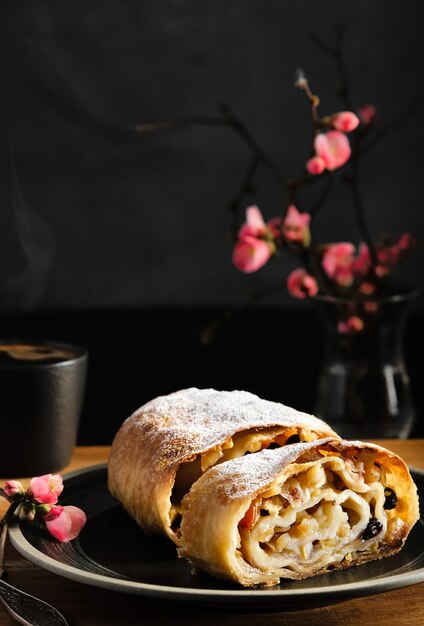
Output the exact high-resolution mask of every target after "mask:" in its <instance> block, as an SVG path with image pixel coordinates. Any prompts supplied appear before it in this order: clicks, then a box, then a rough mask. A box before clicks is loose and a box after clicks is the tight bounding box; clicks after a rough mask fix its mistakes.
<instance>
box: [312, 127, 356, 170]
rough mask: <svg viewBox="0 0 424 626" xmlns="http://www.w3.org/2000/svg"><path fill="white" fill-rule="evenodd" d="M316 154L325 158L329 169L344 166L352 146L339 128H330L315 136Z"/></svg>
mask: <svg viewBox="0 0 424 626" xmlns="http://www.w3.org/2000/svg"><path fill="white" fill-rule="evenodd" d="M314 148H315V152H316V156H319V157H321V158H322V159H323V161H324V163H325V167H326V169H327V170H331V171H332V170H336V169H338V168H339V167H342V165H344V164H345V163H347V161H348V160H349V158H350V155H351V152H352V151H351V148H350V144H349V140H348V138H347V137H346V135H345V134H344V133H342V132H340V131H339V130H329V131H328V132H327V133H319V134H318V135H317V136H316V137H315V141H314Z"/></svg>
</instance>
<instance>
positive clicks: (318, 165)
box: [306, 156, 325, 176]
mask: <svg viewBox="0 0 424 626" xmlns="http://www.w3.org/2000/svg"><path fill="white" fill-rule="evenodd" d="M306 170H307V171H308V172H309V174H312V175H314V176H315V175H316V174H322V173H323V171H324V170H325V161H324V159H323V158H322V157H320V156H314V157H312V158H311V159H309V161H306Z"/></svg>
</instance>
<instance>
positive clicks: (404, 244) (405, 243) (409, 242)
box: [398, 233, 415, 252]
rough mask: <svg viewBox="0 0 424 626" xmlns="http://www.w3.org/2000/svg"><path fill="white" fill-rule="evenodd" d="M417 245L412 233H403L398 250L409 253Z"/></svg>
mask: <svg viewBox="0 0 424 626" xmlns="http://www.w3.org/2000/svg"><path fill="white" fill-rule="evenodd" d="M414 245H415V239H414V237H413V236H412V235H411V234H410V233H403V234H402V235H401V236H400V239H399V241H398V248H399V250H401V251H402V252H407V251H409V250H410V249H411V248H413V247H414Z"/></svg>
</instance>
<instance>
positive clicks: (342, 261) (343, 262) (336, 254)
mask: <svg viewBox="0 0 424 626" xmlns="http://www.w3.org/2000/svg"><path fill="white" fill-rule="evenodd" d="M354 254H355V246H354V245H353V244H351V243H348V242H341V243H335V244H332V245H329V246H328V247H327V249H326V250H325V252H324V256H323V258H322V266H323V268H324V270H325V272H326V274H327V276H329V277H330V278H332V279H333V280H335V282H336V283H337V284H338V285H341V286H342V287H350V285H351V284H352V283H353V278H354V274H353V264H354Z"/></svg>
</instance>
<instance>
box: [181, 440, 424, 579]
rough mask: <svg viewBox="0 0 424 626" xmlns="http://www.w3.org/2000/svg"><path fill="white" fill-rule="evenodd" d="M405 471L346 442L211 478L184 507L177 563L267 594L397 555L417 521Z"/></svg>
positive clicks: (259, 460) (234, 464) (366, 447)
mask: <svg viewBox="0 0 424 626" xmlns="http://www.w3.org/2000/svg"><path fill="white" fill-rule="evenodd" d="M418 515H419V510H418V498H417V492H416V487H415V484H414V483H413V481H412V479H411V476H410V474H409V471H408V468H407V467H406V465H405V463H404V462H403V461H402V460H401V459H400V458H399V457H398V456H397V455H395V454H394V453H392V452H389V451H388V450H385V449H384V448H381V447H379V446H376V445H371V444H365V443H361V442H349V441H343V440H340V439H339V440H335V439H330V440H328V439H327V440H322V441H315V442H312V443H303V444H294V445H292V446H286V447H284V448H280V449H278V450H264V451H262V452H258V454H255V455H249V456H244V457H242V458H238V459H234V460H232V461H228V462H227V463H223V464H222V465H218V466H216V467H213V468H211V469H210V470H209V471H208V472H207V473H206V474H204V475H203V476H202V477H201V478H200V479H199V480H198V481H197V482H196V483H195V484H194V485H193V487H192V488H191V491H190V493H189V494H188V495H187V496H186V497H185V498H184V500H183V517H182V523H181V529H180V531H181V534H180V542H179V546H180V547H179V550H178V552H179V555H180V556H181V557H185V558H187V559H189V560H190V562H191V563H192V564H193V565H194V566H196V567H199V568H201V569H203V570H206V571H207V572H209V573H210V574H212V575H214V576H217V577H219V578H223V579H229V580H231V581H235V582H237V583H240V584H241V585H243V586H246V587H250V586H254V585H261V586H272V585H275V584H277V583H278V582H279V580H280V579H282V578H289V579H290V578H291V579H301V578H306V577H308V576H314V575H316V574H323V573H326V572H328V571H330V570H334V569H342V568H346V567H349V566H351V565H360V564H362V563H365V562H367V561H371V560H374V559H380V558H382V557H385V556H389V555H392V554H395V553H396V552H398V551H399V550H400V549H401V547H402V545H403V544H404V542H405V540H406V537H407V536H408V533H409V531H410V530H411V528H412V526H413V525H414V524H415V522H416V521H417V519H418Z"/></svg>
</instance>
